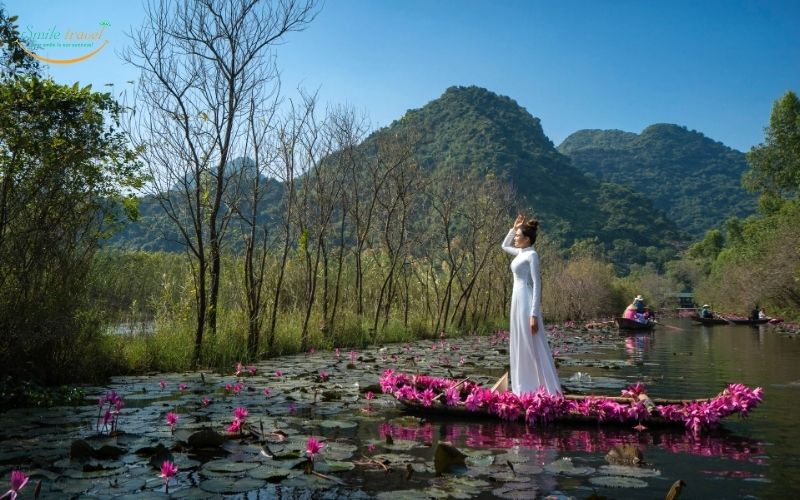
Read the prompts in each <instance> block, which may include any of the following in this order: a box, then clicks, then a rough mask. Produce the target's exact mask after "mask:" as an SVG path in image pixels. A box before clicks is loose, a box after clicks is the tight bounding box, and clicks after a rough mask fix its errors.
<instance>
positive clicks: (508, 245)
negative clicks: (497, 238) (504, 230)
mask: <svg viewBox="0 0 800 500" xmlns="http://www.w3.org/2000/svg"><path fill="white" fill-rule="evenodd" d="M515 231H516V230H515V229H514V228H513V227H512V228H511V229H509V230H508V234H507V235H506V237H505V239H503V243H502V244H501V245H500V246H502V247H503V250H505V251H506V252H508V253H510V254H511V255H517V254H519V248H517V247H515V246H514V233H515Z"/></svg>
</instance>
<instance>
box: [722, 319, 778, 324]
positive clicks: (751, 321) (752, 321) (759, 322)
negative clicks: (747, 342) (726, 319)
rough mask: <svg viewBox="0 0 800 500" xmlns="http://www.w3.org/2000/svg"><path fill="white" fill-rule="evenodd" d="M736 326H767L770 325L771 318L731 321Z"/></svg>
mask: <svg viewBox="0 0 800 500" xmlns="http://www.w3.org/2000/svg"><path fill="white" fill-rule="evenodd" d="M730 321H731V322H732V323H734V324H736V325H765V324H767V323H769V318H764V319H732V320H730Z"/></svg>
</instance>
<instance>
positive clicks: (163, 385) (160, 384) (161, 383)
mask: <svg viewBox="0 0 800 500" xmlns="http://www.w3.org/2000/svg"><path fill="white" fill-rule="evenodd" d="M158 385H159V387H161V390H162V391H163V390H164V389H166V388H167V383H166V382H165V381H164V380H159V381H158Z"/></svg>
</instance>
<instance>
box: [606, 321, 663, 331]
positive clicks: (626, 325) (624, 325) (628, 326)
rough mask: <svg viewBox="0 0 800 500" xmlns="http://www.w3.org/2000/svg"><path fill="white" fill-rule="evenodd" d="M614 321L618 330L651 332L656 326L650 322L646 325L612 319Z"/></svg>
mask: <svg viewBox="0 0 800 500" xmlns="http://www.w3.org/2000/svg"><path fill="white" fill-rule="evenodd" d="M614 321H616V322H617V327H618V328H619V329H620V330H652V329H653V327H655V326H656V324H655V323H654V322H652V321H648V322H647V323H639V322H638V321H634V320H632V319H627V318H614Z"/></svg>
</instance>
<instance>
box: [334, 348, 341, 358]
mask: <svg viewBox="0 0 800 500" xmlns="http://www.w3.org/2000/svg"><path fill="white" fill-rule="evenodd" d="M334 353H335V354H336V357H337V358H338V357H339V356H341V353H340V352H339V348H338V347H337V348H336V350H335V351H334Z"/></svg>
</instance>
